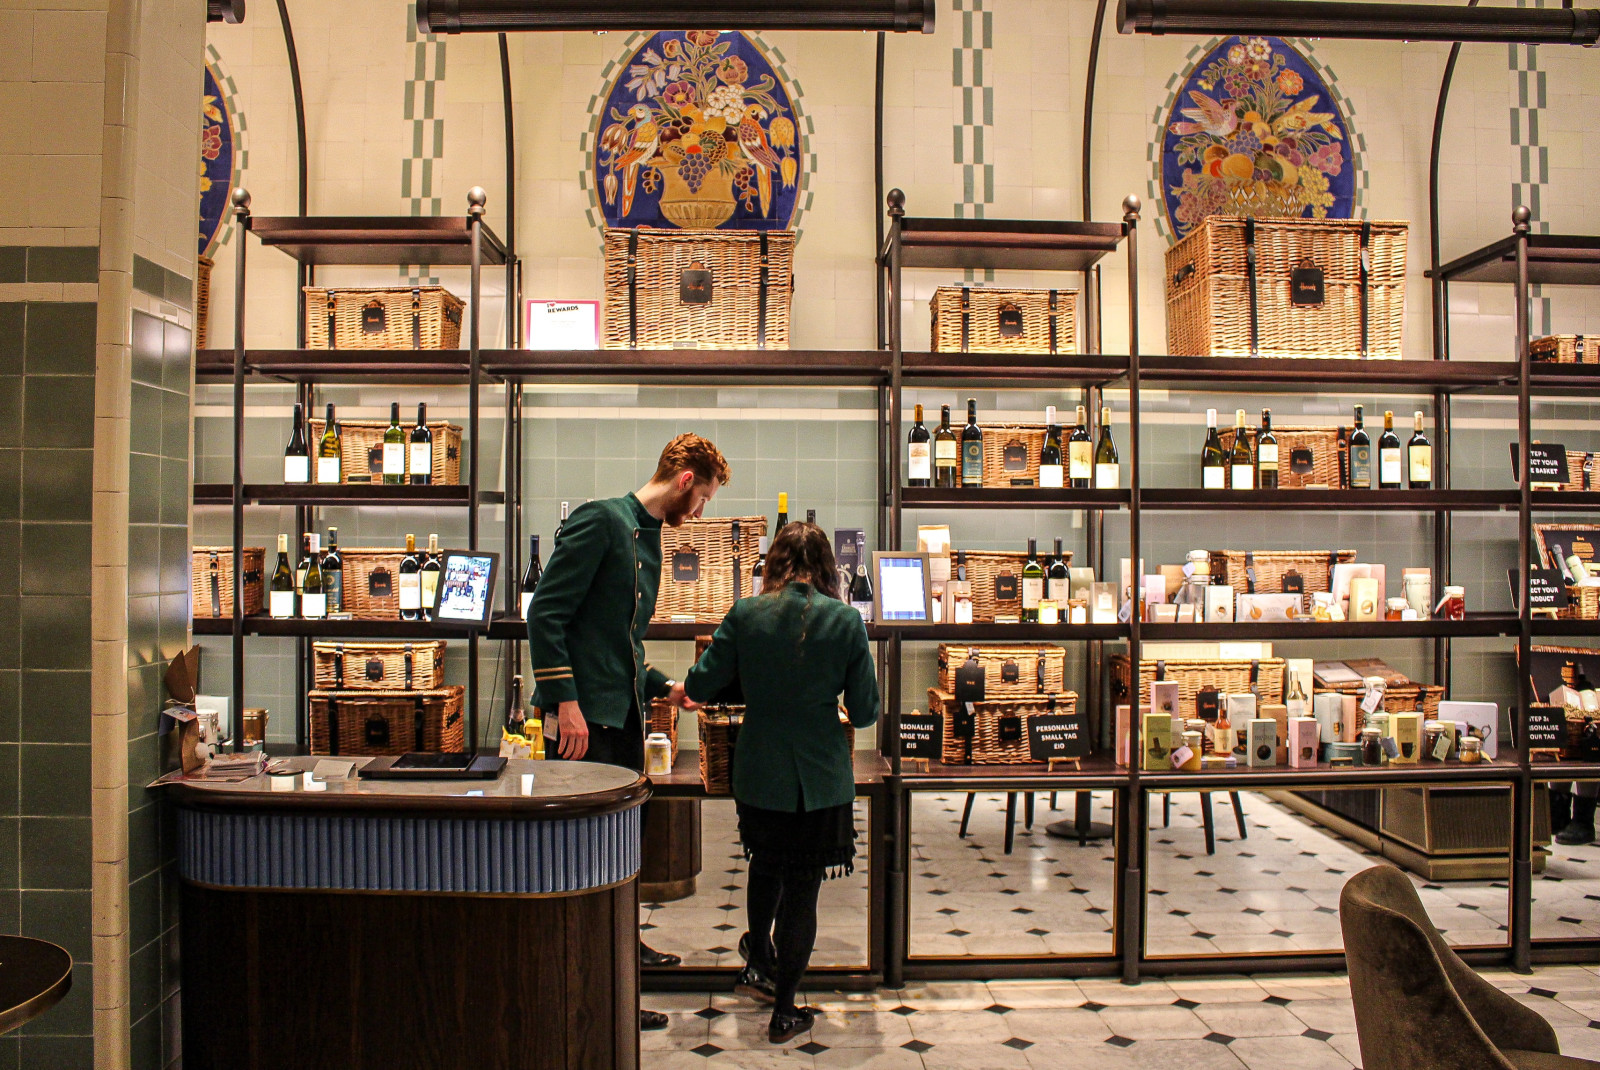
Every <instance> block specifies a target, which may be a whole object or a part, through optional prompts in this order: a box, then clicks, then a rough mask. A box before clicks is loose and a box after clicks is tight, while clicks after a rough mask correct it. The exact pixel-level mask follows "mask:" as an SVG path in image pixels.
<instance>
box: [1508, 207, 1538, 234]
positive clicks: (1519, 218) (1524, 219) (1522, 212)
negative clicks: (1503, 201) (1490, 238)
mask: <svg viewBox="0 0 1600 1070" xmlns="http://www.w3.org/2000/svg"><path fill="white" fill-rule="evenodd" d="M1532 222H1533V213H1532V212H1531V211H1529V210H1528V206H1527V205H1525V204H1519V205H1517V206H1516V207H1515V208H1513V209H1511V229H1512V230H1514V231H1516V232H1517V233H1518V234H1523V233H1526V232H1527V230H1528V225H1529V224H1530V223H1532Z"/></svg>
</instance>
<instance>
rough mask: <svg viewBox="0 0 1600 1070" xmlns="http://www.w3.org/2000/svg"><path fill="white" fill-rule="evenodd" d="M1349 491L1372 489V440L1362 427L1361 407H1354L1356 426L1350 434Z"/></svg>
mask: <svg viewBox="0 0 1600 1070" xmlns="http://www.w3.org/2000/svg"><path fill="white" fill-rule="evenodd" d="M1350 489H1351V490H1371V489H1372V439H1371V438H1369V437H1368V436H1367V431H1366V428H1365V427H1363V426H1362V420H1361V406H1360V405H1357V406H1356V425H1355V427H1354V428H1353V429H1352V430H1351V432H1350Z"/></svg>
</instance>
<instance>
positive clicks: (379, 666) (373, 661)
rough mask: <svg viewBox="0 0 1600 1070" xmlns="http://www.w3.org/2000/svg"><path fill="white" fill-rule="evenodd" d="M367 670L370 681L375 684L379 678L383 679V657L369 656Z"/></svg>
mask: <svg viewBox="0 0 1600 1070" xmlns="http://www.w3.org/2000/svg"><path fill="white" fill-rule="evenodd" d="M366 671H367V680H368V681H369V682H371V683H374V684H375V683H377V682H378V681H379V680H382V679H383V659H382V658H368V659H367V670H366Z"/></svg>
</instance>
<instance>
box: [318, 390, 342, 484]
mask: <svg viewBox="0 0 1600 1070" xmlns="http://www.w3.org/2000/svg"><path fill="white" fill-rule="evenodd" d="M343 445H344V443H343V442H342V441H341V435H340V432H339V423H338V421H336V420H335V419H334V418H333V402H331V401H330V402H328V414H327V418H326V419H324V420H323V421H322V440H321V441H320V442H318V443H317V482H318V483H339V482H342V481H343V480H344V465H343V463H342V462H341V460H340V457H339V451H340V449H341V448H342V446H343Z"/></svg>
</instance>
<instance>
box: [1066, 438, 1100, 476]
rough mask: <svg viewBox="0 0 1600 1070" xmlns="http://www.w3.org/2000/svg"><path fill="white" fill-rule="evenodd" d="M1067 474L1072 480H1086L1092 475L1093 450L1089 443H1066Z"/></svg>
mask: <svg viewBox="0 0 1600 1070" xmlns="http://www.w3.org/2000/svg"><path fill="white" fill-rule="evenodd" d="M1067 472H1068V475H1070V476H1071V477H1072V478H1073V479H1088V478H1089V477H1090V476H1091V475H1093V474H1094V450H1093V449H1092V448H1091V447H1090V445H1089V443H1087V442H1069V443H1067Z"/></svg>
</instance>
